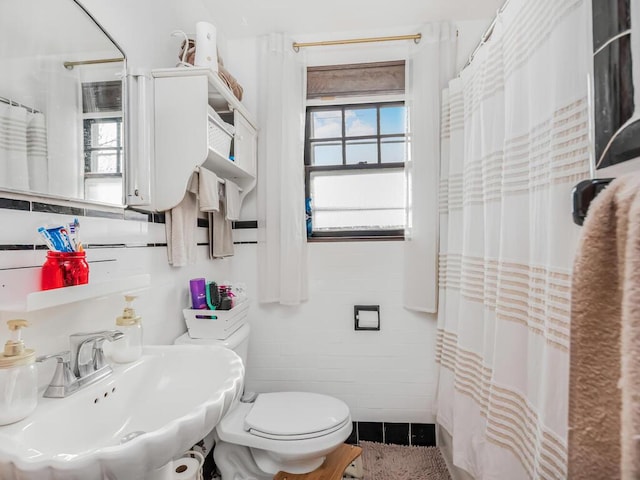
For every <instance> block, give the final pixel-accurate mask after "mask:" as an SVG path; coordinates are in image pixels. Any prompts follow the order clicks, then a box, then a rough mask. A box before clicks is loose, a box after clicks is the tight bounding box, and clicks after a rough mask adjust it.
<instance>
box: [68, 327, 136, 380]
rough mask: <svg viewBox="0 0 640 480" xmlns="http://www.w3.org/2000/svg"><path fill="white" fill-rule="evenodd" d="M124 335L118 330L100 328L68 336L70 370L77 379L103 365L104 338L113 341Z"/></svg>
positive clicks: (104, 363) (104, 364)
mask: <svg viewBox="0 0 640 480" xmlns="http://www.w3.org/2000/svg"><path fill="white" fill-rule="evenodd" d="M122 337H124V333H122V332H121V331H120V330H102V331H99V332H90V333H74V334H73V335H71V336H70V337H69V343H70V346H71V370H72V371H73V373H74V375H75V376H76V377H78V379H81V378H84V377H86V376H88V375H91V374H92V373H94V372H97V371H99V370H100V369H102V368H104V367H105V366H106V367H108V368H109V370H110V369H111V367H109V366H108V365H107V363H106V361H105V359H104V352H103V351H102V344H103V343H104V341H105V340H109V341H110V342H113V341H115V340H118V339H120V338H122Z"/></svg>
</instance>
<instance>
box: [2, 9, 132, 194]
mask: <svg viewBox="0 0 640 480" xmlns="http://www.w3.org/2000/svg"><path fill="white" fill-rule="evenodd" d="M0 37H1V38H0V62H1V63H2V68H1V69H0V192H15V193H25V194H31V195H37V196H39V197H51V198H53V199H65V200H79V201H87V202H91V203H97V204H108V205H122V204H123V186H124V182H123V180H124V174H125V165H126V162H125V136H126V133H125V132H126V130H125V124H126V118H125V117H126V115H125V111H126V108H125V105H126V102H125V95H124V93H125V89H124V88H123V86H124V83H123V82H124V78H125V67H126V65H125V63H126V62H125V55H124V52H123V51H122V50H121V49H120V48H119V47H118V45H116V43H115V42H114V41H113V40H112V39H111V38H110V36H109V35H108V34H107V33H106V32H105V31H104V30H103V29H102V27H101V26H100V25H99V24H98V23H97V22H95V21H94V19H93V18H92V17H91V16H90V15H89V14H88V12H87V11H86V10H85V9H84V8H83V7H82V6H81V5H80V3H78V2H77V1H75V0H2V1H1V2H0Z"/></svg>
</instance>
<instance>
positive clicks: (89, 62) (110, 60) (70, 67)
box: [63, 58, 124, 70]
mask: <svg viewBox="0 0 640 480" xmlns="http://www.w3.org/2000/svg"><path fill="white" fill-rule="evenodd" d="M122 61H124V58H99V59H97V60H80V61H77V62H64V63H63V65H64V68H66V69H67V70H73V67H75V66H76V65H96V64H98V63H117V62H122Z"/></svg>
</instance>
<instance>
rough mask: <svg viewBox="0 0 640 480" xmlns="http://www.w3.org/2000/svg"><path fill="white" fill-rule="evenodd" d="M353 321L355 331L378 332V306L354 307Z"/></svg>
mask: <svg viewBox="0 0 640 480" xmlns="http://www.w3.org/2000/svg"><path fill="white" fill-rule="evenodd" d="M353 321H354V327H355V329H356V330H374V331H377V330H380V305H354V306H353Z"/></svg>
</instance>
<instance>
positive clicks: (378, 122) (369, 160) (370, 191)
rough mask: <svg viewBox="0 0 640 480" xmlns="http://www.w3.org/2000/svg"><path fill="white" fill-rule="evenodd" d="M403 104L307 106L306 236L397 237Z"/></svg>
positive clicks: (401, 207) (401, 218)
mask: <svg viewBox="0 0 640 480" xmlns="http://www.w3.org/2000/svg"><path fill="white" fill-rule="evenodd" d="M406 141H407V139H406V112H405V106H404V102H401V101H395V102H383V101H380V102H374V103H362V104H348V105H332V106H329V105H326V106H325V105H323V106H309V107H307V118H306V136H305V160H304V161H305V194H306V197H307V218H308V219H307V222H308V223H307V235H308V237H309V238H310V239H318V240H320V239H324V240H326V239H332V238H333V239H345V238H372V239H373V238H387V239H391V238H393V239H402V238H403V237H404V227H405V218H406V214H405V202H406V200H405V198H406V189H405V173H404V164H405V161H406V158H405V157H406Z"/></svg>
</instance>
